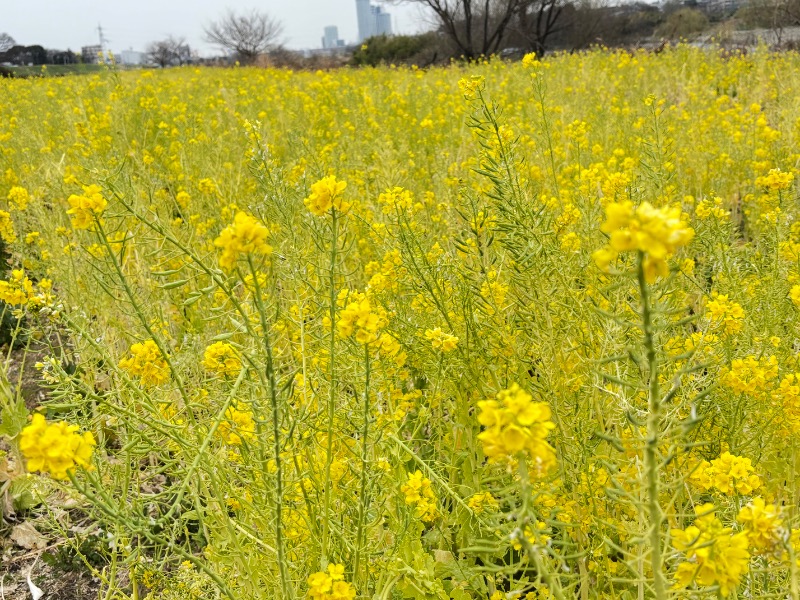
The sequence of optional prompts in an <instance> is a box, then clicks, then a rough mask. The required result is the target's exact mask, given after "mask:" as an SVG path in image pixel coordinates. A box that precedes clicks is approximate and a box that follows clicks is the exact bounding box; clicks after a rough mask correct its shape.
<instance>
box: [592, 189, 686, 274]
mask: <svg viewBox="0 0 800 600" xmlns="http://www.w3.org/2000/svg"><path fill="white" fill-rule="evenodd" d="M600 229H601V230H602V231H603V232H604V233H607V234H608V235H609V241H608V244H607V245H606V246H605V247H603V248H601V249H600V250H597V251H596V252H595V253H594V255H593V256H594V259H595V262H596V263H597V265H598V266H599V267H600V268H601V269H603V270H605V271H607V270H608V268H609V266H610V265H611V263H612V262H613V261H614V260H616V258H617V256H619V254H620V253H621V252H627V251H638V252H641V253H642V254H643V255H644V260H643V263H642V266H643V268H644V274H645V278H646V279H647V281H648V282H650V283H652V282H653V281H655V280H656V279H657V278H658V277H664V276H666V275H667V274H668V273H669V269H668V267H667V259H668V258H669V257H671V256H672V255H673V254H675V252H676V251H677V249H678V248H680V247H682V246H685V245H687V244H688V243H689V242H691V241H692V238H693V237H694V230H693V229H692V228H691V227H689V226H688V225H687V224H686V223H685V222H684V221H683V220H682V215H681V209H680V207H677V206H673V207H663V208H654V207H653V206H652V205H650V203H648V202H644V203H642V204H641V205H639V206H638V207H636V208H634V207H633V202H631V201H625V202H612V203H610V204H608V205H606V221H605V222H604V223H603V225H602V226H601V227H600Z"/></svg>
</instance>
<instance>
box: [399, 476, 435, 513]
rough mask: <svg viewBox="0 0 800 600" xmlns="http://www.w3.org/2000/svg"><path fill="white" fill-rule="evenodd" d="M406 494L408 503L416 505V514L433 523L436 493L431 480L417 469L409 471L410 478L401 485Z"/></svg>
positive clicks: (401, 489)
mask: <svg viewBox="0 0 800 600" xmlns="http://www.w3.org/2000/svg"><path fill="white" fill-rule="evenodd" d="M400 491H401V492H403V494H404V495H405V500H406V504H408V505H409V506H413V507H414V515H415V516H416V517H417V518H418V519H420V520H421V521H422V522H423V523H431V522H433V521H434V520H435V519H436V515H437V510H436V494H434V493H433V487H432V486H431V480H430V479H428V478H427V477H424V476H423V475H422V471H420V470H417V471H414V472H413V473H408V480H407V481H406V482H405V483H404V484H403V485H402V486H400Z"/></svg>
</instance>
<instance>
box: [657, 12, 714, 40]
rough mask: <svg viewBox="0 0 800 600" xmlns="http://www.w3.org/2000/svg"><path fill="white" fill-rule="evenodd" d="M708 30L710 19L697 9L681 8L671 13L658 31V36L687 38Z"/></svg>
mask: <svg viewBox="0 0 800 600" xmlns="http://www.w3.org/2000/svg"><path fill="white" fill-rule="evenodd" d="M706 29H708V17H707V16H706V15H705V14H703V13H702V12H701V11H699V10H697V9H696V8H679V9H678V10H676V11H674V12H672V13H670V14H669V15H668V16H667V19H666V21H664V22H663V23H662V24H661V25H659V27H658V28H657V29H656V35H657V36H660V37H664V38H667V39H675V38H680V37H687V36H690V35H693V34H696V33H701V32H703V31H705V30H706Z"/></svg>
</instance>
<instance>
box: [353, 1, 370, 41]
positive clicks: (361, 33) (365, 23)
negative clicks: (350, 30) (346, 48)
mask: <svg viewBox="0 0 800 600" xmlns="http://www.w3.org/2000/svg"><path fill="white" fill-rule="evenodd" d="M356 13H357V14H358V41H359V43H360V42H363V41H364V40H365V39H367V38H369V37H372V6H370V3H369V0H356Z"/></svg>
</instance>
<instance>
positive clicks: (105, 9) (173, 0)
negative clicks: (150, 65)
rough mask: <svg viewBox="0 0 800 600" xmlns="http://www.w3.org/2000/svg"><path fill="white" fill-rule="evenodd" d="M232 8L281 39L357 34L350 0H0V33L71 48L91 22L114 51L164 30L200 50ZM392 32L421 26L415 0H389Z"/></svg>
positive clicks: (91, 35)
mask: <svg viewBox="0 0 800 600" xmlns="http://www.w3.org/2000/svg"><path fill="white" fill-rule="evenodd" d="M228 8H231V9H233V10H239V11H246V10H250V9H253V8H256V9H258V10H264V11H266V12H268V13H269V14H271V15H272V16H274V17H276V18H277V19H279V20H280V21H282V22H283V25H284V40H285V43H286V46H287V47H289V48H293V49H303V48H319V47H320V46H321V41H320V40H321V38H322V34H323V28H324V27H325V26H326V25H336V26H338V27H339V37H341V38H343V39H344V40H345V41H347V42H353V43H354V42H355V41H356V40H357V32H358V24H357V21H356V5H355V0H261V1H260V2H259V1H258V0H105V1H104V2H103V1H100V0H0V33H1V32H6V33H8V34H9V35H11V36H12V37H13V38H14V39H15V40H16V41H17V43H18V44H23V45H32V44H40V45H42V46H44V47H45V48H55V49H60V50H66V49H67V48H70V49H72V50H73V51H75V52H80V48H81V46H87V45H90V44H97V43H98V32H97V25H98V23H99V24H101V25H102V26H103V33H104V35H105V37H106V38H107V39H109V40H110V43H109V44H108V47H109V48H110V49H111V50H113V51H115V52H119V51H120V50H127V49H128V48H133V49H134V50H144V48H145V46H147V44H148V43H149V42H151V41H154V40H158V39H162V38H164V37H166V36H167V35H175V36H182V37H185V38H186V41H187V42H188V43H189V45H190V46H191V47H192V48H193V49H198V50H199V51H200V53H201V55H205V56H208V55H213V54H218V52H216V51H215V50H214V49H213V48H212V47H209V46H208V45H207V44H206V43H205V42H204V41H203V27H204V26H205V25H206V24H207V23H209V22H210V21H213V20H214V19H216V18H218V17H219V16H220V15H222V14H224V13H225V11H226V10H227V9H228ZM384 8H385V9H386V10H388V12H390V13H391V14H392V26H393V28H394V31H395V33H414V32H417V31H420V30H421V29H424V28H426V27H427V25H426V22H427V20H426V18H425V15H424V14H423V13H421V11H420V8H419V7H418V6H415V5H402V6H397V5H390V4H384Z"/></svg>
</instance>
